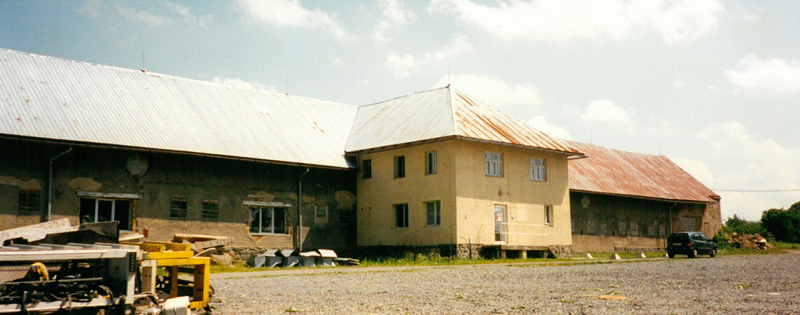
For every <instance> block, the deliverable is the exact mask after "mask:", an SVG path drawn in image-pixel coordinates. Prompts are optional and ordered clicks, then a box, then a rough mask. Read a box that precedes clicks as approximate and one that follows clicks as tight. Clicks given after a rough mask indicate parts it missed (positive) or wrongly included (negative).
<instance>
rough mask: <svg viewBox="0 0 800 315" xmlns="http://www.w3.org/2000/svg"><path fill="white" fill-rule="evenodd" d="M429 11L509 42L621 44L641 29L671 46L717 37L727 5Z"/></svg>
mask: <svg viewBox="0 0 800 315" xmlns="http://www.w3.org/2000/svg"><path fill="white" fill-rule="evenodd" d="M428 10H429V11H431V12H440V13H451V14H454V15H456V16H457V17H458V19H459V20H460V21H462V22H464V23H467V24H472V25H474V26H476V27H478V28H480V29H482V30H483V31H485V32H486V33H489V34H492V35H495V36H497V37H500V38H504V39H534V40H548V41H559V42H564V41H572V40H596V39H610V40H614V41H619V40H623V39H626V38H629V37H631V35H632V33H633V32H634V31H635V30H640V29H641V30H648V31H652V32H655V33H657V34H659V35H661V37H662V39H663V41H664V42H666V43H670V44H671V43H679V42H690V41H694V40H696V39H698V38H700V37H703V36H705V35H707V34H709V33H711V32H712V31H713V30H714V29H715V28H716V26H717V24H718V22H719V17H720V15H721V14H722V12H723V6H722V3H721V2H720V1H716V0H709V1H692V0H684V1H621V0H610V1H597V0H577V1H555V0H545V1H530V2H528V1H516V0H510V1H499V2H497V4H496V5H484V4H479V3H475V2H472V1H460V0H433V1H432V2H431V5H430V6H429V8H428Z"/></svg>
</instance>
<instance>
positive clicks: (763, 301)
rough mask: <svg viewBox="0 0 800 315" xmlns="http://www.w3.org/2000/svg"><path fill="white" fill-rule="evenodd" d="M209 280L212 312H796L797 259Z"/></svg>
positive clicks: (289, 273) (330, 272)
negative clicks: (213, 295) (213, 300)
mask: <svg viewBox="0 0 800 315" xmlns="http://www.w3.org/2000/svg"><path fill="white" fill-rule="evenodd" d="M256 275H257V276H255V277H253V276H252V275H251V276H243V277H239V276H242V274H219V275H213V277H212V282H211V284H212V285H213V286H214V287H215V288H216V297H218V298H219V299H220V300H221V302H219V303H215V304H212V305H213V306H214V307H216V308H215V310H214V313H215V314H285V313H292V312H296V313H300V314H311V313H316V314H489V313H492V314H533V313H536V314H540V313H541V314H800V255H796V254H784V255H749V256H724V257H717V258H700V259H672V260H666V259H657V260H656V259H654V261H647V262H630V263H613V264H591V265H570V266H553V265H542V264H523V265H491V264H489V265H470V266H444V267H415V268H403V267H393V268H355V267H337V268H329V269H325V270H320V269H314V270H308V269H304V270H285V271H278V272H272V271H269V272H267V273H260V274H256Z"/></svg>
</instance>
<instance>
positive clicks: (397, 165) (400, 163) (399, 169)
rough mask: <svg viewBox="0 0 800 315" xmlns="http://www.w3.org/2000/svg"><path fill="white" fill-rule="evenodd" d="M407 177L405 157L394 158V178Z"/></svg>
mask: <svg viewBox="0 0 800 315" xmlns="http://www.w3.org/2000/svg"><path fill="white" fill-rule="evenodd" d="M403 177H406V157H405V155H401V156H395V157H394V178H403Z"/></svg>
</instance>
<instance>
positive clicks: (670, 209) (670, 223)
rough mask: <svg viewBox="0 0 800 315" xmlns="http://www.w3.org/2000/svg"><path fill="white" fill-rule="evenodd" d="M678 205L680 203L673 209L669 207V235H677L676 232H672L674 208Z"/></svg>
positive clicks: (673, 206)
mask: <svg viewBox="0 0 800 315" xmlns="http://www.w3.org/2000/svg"><path fill="white" fill-rule="evenodd" d="M677 205H678V203H677V202H676V203H675V204H674V205H672V207H669V234H672V233H675V231H674V230H672V208H675V206H677Z"/></svg>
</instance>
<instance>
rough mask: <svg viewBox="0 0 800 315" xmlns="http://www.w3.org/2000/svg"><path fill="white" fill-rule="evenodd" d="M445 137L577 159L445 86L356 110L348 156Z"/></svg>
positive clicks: (524, 126)
mask: <svg viewBox="0 0 800 315" xmlns="http://www.w3.org/2000/svg"><path fill="white" fill-rule="evenodd" d="M446 137H458V138H464V139H472V140H479V141H489V142H496V143H503V144H511V145H519V146H523V147H529V148H536V149H542V150H549V151H555V152H562V153H566V154H571V155H581V153H580V152H579V151H577V150H575V149H573V148H571V147H569V146H568V145H565V144H563V143H561V142H559V141H558V140H555V139H553V138H550V137H549V136H548V135H546V134H544V133H543V132H541V131H539V130H536V129H535V128H533V127H530V126H528V125H527V124H525V123H523V122H521V121H519V120H517V119H515V118H513V117H511V116H508V115H506V114H505V113H502V112H500V111H499V110H497V109H494V108H492V107H490V106H487V105H485V104H483V103H481V102H478V101H475V100H473V99H471V98H470V97H469V96H467V95H466V94H464V93H462V92H459V91H456V90H454V89H453V88H451V87H450V86H447V87H444V88H439V89H435V90H430V91H424V92H418V93H414V94H411V95H407V96H403V97H398V98H395V99H392V100H388V101H385V102H380V103H377V104H373V105H365V106H361V107H359V109H358V114H357V115H356V119H355V123H354V125H353V128H352V130H351V134H350V138H349V139H348V142H347V151H348V152H357V151H361V150H367V149H374V148H381V147H388V146H393V145H399V144H407V143H414V142H419V141H424V140H433V139H439V138H446Z"/></svg>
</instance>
